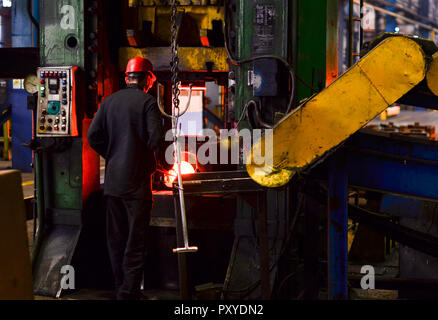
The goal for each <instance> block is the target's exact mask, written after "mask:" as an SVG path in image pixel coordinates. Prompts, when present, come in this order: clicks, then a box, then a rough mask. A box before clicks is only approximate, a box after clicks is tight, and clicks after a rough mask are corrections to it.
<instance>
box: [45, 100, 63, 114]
mask: <svg viewBox="0 0 438 320" xmlns="http://www.w3.org/2000/svg"><path fill="white" fill-rule="evenodd" d="M60 109H61V105H60V103H59V101H49V103H48V105H47V112H48V114H54V115H55V114H59V111H60Z"/></svg>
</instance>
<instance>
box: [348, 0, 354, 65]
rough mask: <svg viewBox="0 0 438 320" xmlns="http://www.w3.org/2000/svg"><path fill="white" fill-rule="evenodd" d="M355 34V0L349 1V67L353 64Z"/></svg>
mask: <svg viewBox="0 0 438 320" xmlns="http://www.w3.org/2000/svg"><path fill="white" fill-rule="evenodd" d="M353 34H354V20H353V0H349V1H348V67H351V66H352V65H353V53H354V52H353V40H354V38H353Z"/></svg>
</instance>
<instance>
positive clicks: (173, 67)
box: [171, 0, 179, 116]
mask: <svg viewBox="0 0 438 320" xmlns="http://www.w3.org/2000/svg"><path fill="white" fill-rule="evenodd" d="M171 10H172V15H171V24H172V28H171V31H172V39H171V42H172V43H171V51H172V62H171V72H172V93H173V106H174V108H175V115H177V116H178V115H179V88H178V71H179V70H178V62H179V59H178V45H177V43H176V40H177V39H176V38H177V35H178V34H177V32H178V30H177V25H176V15H177V10H176V0H172V9H171Z"/></svg>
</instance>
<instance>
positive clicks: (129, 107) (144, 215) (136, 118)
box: [88, 57, 170, 299]
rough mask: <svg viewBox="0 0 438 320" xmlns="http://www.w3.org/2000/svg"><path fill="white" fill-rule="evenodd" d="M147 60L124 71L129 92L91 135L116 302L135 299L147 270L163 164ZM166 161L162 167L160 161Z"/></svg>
mask: <svg viewBox="0 0 438 320" xmlns="http://www.w3.org/2000/svg"><path fill="white" fill-rule="evenodd" d="M155 79H156V78H155V76H154V74H153V72H152V64H151V63H150V62H149V60H147V59H144V58H140V57H135V58H133V59H131V60H130V61H129V62H128V65H127V68H126V78H125V81H126V84H127V88H125V89H122V90H120V91H118V92H116V93H114V94H112V95H110V96H109V97H107V98H106V99H105V100H104V101H103V102H102V104H101V105H100V108H99V110H98V111H97V113H96V115H95V117H94V119H93V122H92V123H91V126H90V128H89V131H88V141H89V143H90V145H91V147H92V148H93V149H94V150H96V152H98V153H99V154H100V155H101V156H102V157H103V158H105V160H106V167H105V184H104V194H105V198H106V207H107V209H106V210H107V237H108V249H109V255H110V260H111V265H112V269H113V273H114V278H115V288H116V298H117V299H137V298H139V297H140V296H141V295H140V285H141V280H142V275H143V270H144V259H145V252H146V236H147V230H148V227H149V220H150V213H151V208H152V191H151V174H152V173H153V172H154V171H155V169H156V159H158V160H160V163H161V165H162V166H163V167H164V168H165V169H167V168H170V165H166V164H165V161H164V156H163V155H164V143H163V142H164V133H163V129H162V119H161V116H160V112H159V110H158V106H157V103H156V100H155V98H153V97H152V96H151V95H149V94H147V93H146V92H147V91H148V90H149V89H150V88H151V87H152V85H153V82H154V81H155ZM162 159H163V161H161V160H162Z"/></svg>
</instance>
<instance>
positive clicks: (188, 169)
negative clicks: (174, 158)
mask: <svg viewBox="0 0 438 320" xmlns="http://www.w3.org/2000/svg"><path fill="white" fill-rule="evenodd" d="M191 173H195V169H194V168H193V166H192V165H191V164H190V163H188V162H187V161H181V175H185V174H191ZM176 178H177V164H176V163H175V164H174V165H173V168H172V169H170V170H169V171H168V173H167V175H165V176H164V184H165V185H166V187H169V188H171V187H172V184H173V182H174V181H175V179H176Z"/></svg>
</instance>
